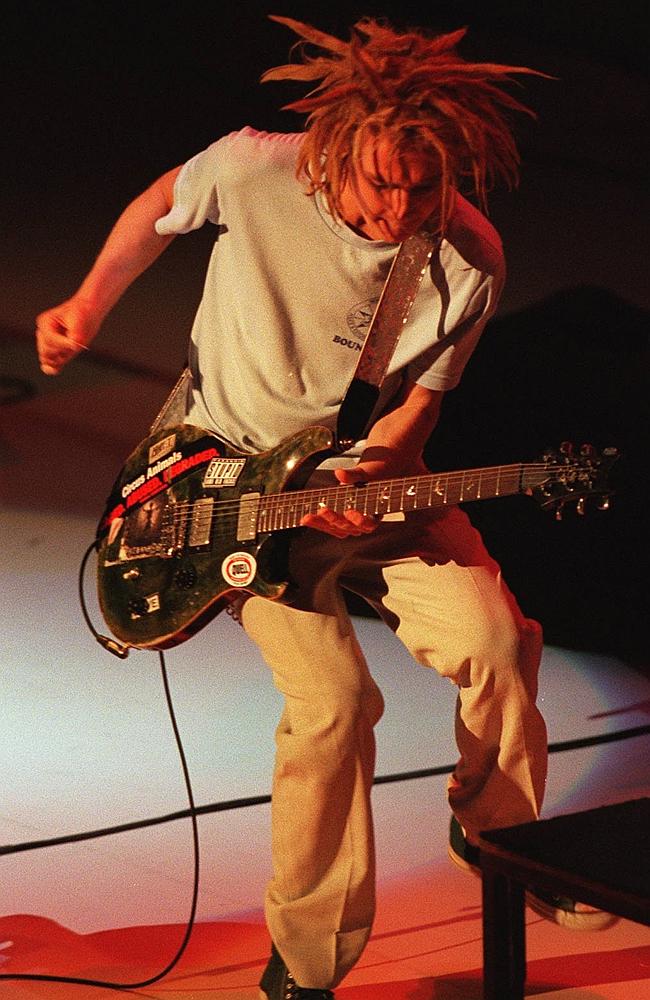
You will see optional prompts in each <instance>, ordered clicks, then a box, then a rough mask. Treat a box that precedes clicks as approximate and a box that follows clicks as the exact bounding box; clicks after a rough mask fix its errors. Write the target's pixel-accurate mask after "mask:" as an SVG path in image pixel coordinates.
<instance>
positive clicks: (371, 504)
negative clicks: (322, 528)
mask: <svg viewBox="0 0 650 1000" xmlns="http://www.w3.org/2000/svg"><path fill="white" fill-rule="evenodd" d="M548 477H549V470H548V466H547V465H546V464H545V463H542V462H539V463H528V464H526V463H521V462H519V463H517V464H515V465H495V466H490V467H488V468H482V469H465V470H463V471H459V472H434V473H431V474H425V475H421V476H407V477H405V478H403V479H386V480H379V481H373V482H370V483H366V484H364V485H361V486H359V485H356V486H341V485H338V486H331V487H327V488H325V489H307V490H295V491H290V492H287V493H272V494H267V495H263V496H261V497H259V498H258V499H256V500H255V502H254V505H255V507H256V514H257V530H258V531H261V532H267V531H281V530H282V529H283V528H296V527H298V526H299V524H300V522H301V521H302V519H303V517H305V515H307V514H314V513H317V512H318V511H319V510H322V509H324V508H326V507H327V508H329V509H330V510H333V511H336V512H337V513H340V514H341V513H345V511H346V510H351V509H354V510H359V511H361V513H363V514H369V515H373V516H377V517H382V516H384V515H386V514H396V513H402V512H404V513H406V512H409V511H415V510H425V509H427V508H431V507H444V506H447V505H452V504H458V503H465V502H469V501H474V500H488V499H492V498H494V497H502V496H509V495H512V494H515V493H526V492H528V491H530V489H531V488H532V487H534V486H537V485H539V484H540V483H543V482H544V480H546V479H548ZM242 502H243V503H250V502H251V501H249V500H245V499H243V500H242Z"/></svg>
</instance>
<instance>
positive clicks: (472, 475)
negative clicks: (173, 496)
mask: <svg viewBox="0 0 650 1000" xmlns="http://www.w3.org/2000/svg"><path fill="white" fill-rule="evenodd" d="M570 468H571V467H569V466H565V465H559V464H558V465H555V466H551V465H548V464H546V463H542V462H540V463H538V464H535V463H527V464H525V465H523V466H522V465H521V464H516V463H515V464H512V465H503V466H493V467H486V468H481V469H466V470H464V471H458V472H440V473H437V472H434V473H423V474H422V475H417V476H405V477H403V478H396V479H384V480H370V481H369V482H367V483H363V484H362V488H363V489H374V490H379V489H387V488H390V489H393V490H398V489H399V488H400V487H402V488H404V487H408V486H412V485H415V486H421V487H427V486H428V485H430V484H431V485H433V484H434V483H435V482H436V481H438V480H444V481H446V482H447V483H448V484H450V485H451V484H453V485H456V484H457V483H459V482H460V483H463V482H464V481H467V485H468V486H469V485H470V484H471V482H472V480H473V479H476V478H488V477H487V476H485V475H484V474H485V473H489V474H490V476H491V477H492V478H494V479H496V478H499V477H500V476H502V477H505V476H507V475H508V474H515V475H520V474H521V473H522V472H524V473H526V472H531V473H532V472H547V473H548V474H549V475H553V474H556V473H557V472H560V471H563V470H568V469H570ZM572 471H575V470H572ZM539 485H541V483H540V484H539ZM357 488H358V487H357V486H356V485H355V484H345V483H336V484H332V486H323V487H322V488H320V489H319V488H317V487H308V488H305V489H299V490H286V491H280V492H279V493H266V494H262V495H263V496H264V497H265V499H267V500H268V499H271V498H278V499H279V498H282V499H286V498H287V497H289V496H291V497H297V496H300V495H305V496H316V495H321V494H326V493H331V492H334V493H344V492H346V491H348V490H355V489H357ZM242 495H243V494H242ZM242 495H240V496H239V497H236V498H233V499H229V500H216V499H215V501H214V505H215V506H228V505H232V506H239V503H240V500H241V496H242ZM203 499H211V498H210V497H208V498H203ZM196 502H198V501H194V500H181V501H179V502H178V503H177V504H176V506H177V507H178V508H181V507H183V506H184V505H185V506H188V505H189V506H191V505H192V504H194V503H196Z"/></svg>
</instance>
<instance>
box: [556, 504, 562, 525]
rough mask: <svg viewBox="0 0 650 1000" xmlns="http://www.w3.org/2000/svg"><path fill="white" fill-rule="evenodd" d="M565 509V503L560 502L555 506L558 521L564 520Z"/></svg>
mask: <svg viewBox="0 0 650 1000" xmlns="http://www.w3.org/2000/svg"><path fill="white" fill-rule="evenodd" d="M563 510H564V503H559V504H558V505H557V507H556V508H555V520H556V521H561V520H562V513H563Z"/></svg>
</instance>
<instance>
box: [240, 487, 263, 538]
mask: <svg viewBox="0 0 650 1000" xmlns="http://www.w3.org/2000/svg"><path fill="white" fill-rule="evenodd" d="M260 496H261V494H260V493H242V495H241V496H240V498H239V514H238V516H237V541H238V542H251V541H253V540H254V539H255V538H256V536H257V515H258V513H259V509H260Z"/></svg>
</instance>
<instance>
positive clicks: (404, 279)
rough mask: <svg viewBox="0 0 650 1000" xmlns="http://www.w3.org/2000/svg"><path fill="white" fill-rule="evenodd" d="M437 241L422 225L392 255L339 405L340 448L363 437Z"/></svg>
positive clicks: (348, 445)
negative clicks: (350, 378) (368, 325)
mask: <svg viewBox="0 0 650 1000" xmlns="http://www.w3.org/2000/svg"><path fill="white" fill-rule="evenodd" d="M440 242H441V237H440V234H435V233H430V232H426V231H424V230H423V231H421V232H419V233H415V235H413V236H409V238H408V239H407V240H405V241H404V242H403V243H402V244H401V245H400V248H399V250H398V251H397V254H396V255H395V258H394V260H393V263H392V266H391V269H390V271H389V273H388V277H387V279H386V283H385V284H384V287H383V290H382V293H381V295H380V297H379V301H378V303H377V306H376V308H375V312H374V315H373V317H372V320H371V323H370V327H369V329H368V333H367V334H366V339H365V342H364V345H363V348H362V350H361V354H360V355H359V361H358V364H357V367H356V370H355V373H354V376H353V378H352V381H351V382H350V385H349V386H348V390H347V392H346V394H345V398H344V399H343V402H342V403H341V408H340V410H339V415H338V423H337V428H336V438H337V446H338V448H339V449H340V450H341V451H344V450H346V449H347V448H350V447H352V445H353V444H354V443H355V441H358V440H359V439H360V438H361V437H363V433H364V430H365V427H366V424H367V423H368V421H369V419H370V417H371V415H372V411H373V409H374V408H375V405H376V403H377V400H378V399H379V390H380V388H381V385H382V382H383V381H384V377H385V375H386V372H387V370H388V365H389V364H390V359H391V358H392V356H393V354H394V353H395V348H396V347H397V342H398V340H399V338H400V334H401V332H402V330H403V329H404V324H405V323H406V320H407V319H408V315H409V312H410V311H411V306H412V305H413V300H414V299H415V296H416V293H417V290H418V288H419V286H420V282H421V281H422V277H423V275H424V273H425V271H426V269H427V267H428V265H429V261H430V260H431V257H432V256H433V252H434V250H436V249H437V247H439V246H440Z"/></svg>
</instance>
